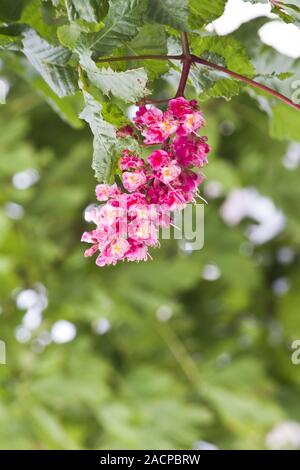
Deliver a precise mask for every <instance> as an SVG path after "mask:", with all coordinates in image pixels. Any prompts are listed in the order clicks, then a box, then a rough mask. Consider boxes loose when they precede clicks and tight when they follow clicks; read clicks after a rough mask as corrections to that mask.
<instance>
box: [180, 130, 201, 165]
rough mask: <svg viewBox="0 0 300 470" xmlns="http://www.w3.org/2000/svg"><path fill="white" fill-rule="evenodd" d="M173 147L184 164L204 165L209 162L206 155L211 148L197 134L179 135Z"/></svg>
mask: <svg viewBox="0 0 300 470" xmlns="http://www.w3.org/2000/svg"><path fill="white" fill-rule="evenodd" d="M173 148H174V151H175V154H176V156H177V159H178V162H179V163H180V165H182V166H203V165H204V164H206V163H207V158H206V156H207V153H208V152H209V150H210V148H209V146H208V145H207V144H206V142H205V141H204V140H203V139H201V138H199V137H197V136H195V135H189V136H185V135H178V136H177V137H175V139H174V142H173Z"/></svg>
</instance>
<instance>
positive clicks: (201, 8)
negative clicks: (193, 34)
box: [189, 0, 227, 29]
mask: <svg viewBox="0 0 300 470" xmlns="http://www.w3.org/2000/svg"><path fill="white" fill-rule="evenodd" d="M226 2H227V0H214V1H213V2H212V1H211V0H201V1H199V0H189V11H190V14H189V24H190V25H191V27H192V28H194V29H199V28H202V26H204V25H205V24H208V23H210V22H211V21H212V20H215V19H216V18H218V17H219V16H221V15H222V14H223V12H224V8H225V5H226Z"/></svg>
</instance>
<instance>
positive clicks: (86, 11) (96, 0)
mask: <svg viewBox="0 0 300 470" xmlns="http://www.w3.org/2000/svg"><path fill="white" fill-rule="evenodd" d="M65 3H66V7H67V11H68V16H69V18H70V20H71V21H73V20H77V19H82V20H85V21H88V22H90V23H98V22H99V21H101V20H102V19H103V18H104V17H105V16H106V14H107V12H108V0H65Z"/></svg>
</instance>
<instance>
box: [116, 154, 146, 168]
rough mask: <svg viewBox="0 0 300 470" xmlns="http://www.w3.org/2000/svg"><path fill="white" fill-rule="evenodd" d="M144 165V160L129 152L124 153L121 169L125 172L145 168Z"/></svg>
mask: <svg viewBox="0 0 300 470" xmlns="http://www.w3.org/2000/svg"><path fill="white" fill-rule="evenodd" d="M144 164H145V162H144V160H143V159H142V158H139V157H137V156H136V155H131V154H130V153H129V151H128V152H126V151H124V152H123V155H122V157H121V159H120V167H121V170H123V171H124V170H129V169H132V170H133V169H136V168H143V166H144Z"/></svg>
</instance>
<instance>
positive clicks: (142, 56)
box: [94, 54, 183, 64]
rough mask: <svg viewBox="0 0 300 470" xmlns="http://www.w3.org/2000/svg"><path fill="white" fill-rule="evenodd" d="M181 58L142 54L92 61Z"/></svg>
mask: <svg viewBox="0 0 300 470" xmlns="http://www.w3.org/2000/svg"><path fill="white" fill-rule="evenodd" d="M182 59H183V56H182V54H180V55H156V54H144V55H127V56H118V57H106V58H103V57H101V58H99V59H97V57H96V58H95V59H94V60H95V62H97V64H99V63H100V62H119V61H123V60H124V61H128V60H182Z"/></svg>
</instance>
